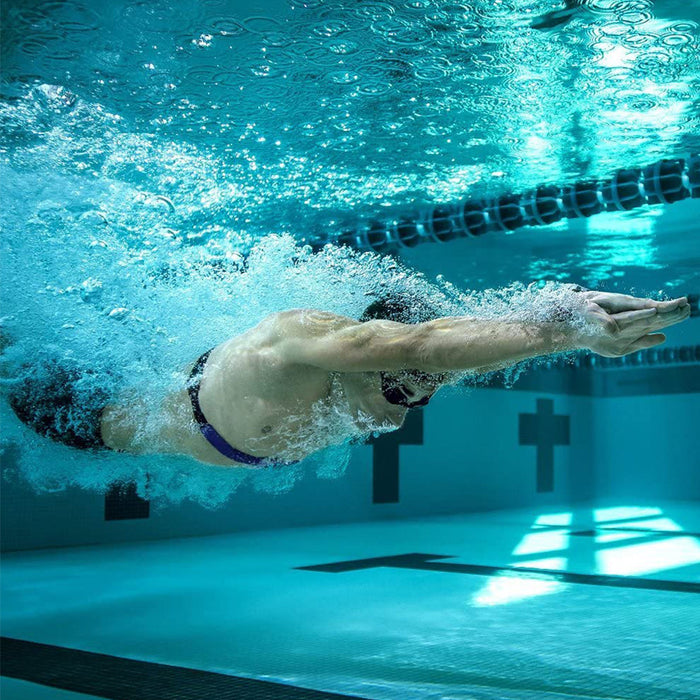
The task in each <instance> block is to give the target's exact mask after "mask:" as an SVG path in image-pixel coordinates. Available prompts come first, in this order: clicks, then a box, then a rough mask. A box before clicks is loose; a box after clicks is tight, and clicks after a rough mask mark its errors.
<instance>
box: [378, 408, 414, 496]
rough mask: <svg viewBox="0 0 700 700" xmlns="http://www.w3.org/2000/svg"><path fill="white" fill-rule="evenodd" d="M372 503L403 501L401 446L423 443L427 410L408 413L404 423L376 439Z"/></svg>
mask: <svg viewBox="0 0 700 700" xmlns="http://www.w3.org/2000/svg"><path fill="white" fill-rule="evenodd" d="M370 442H371V443H372V446H373V450H372V503H398V502H399V445H422V444H423V409H422V408H421V409H418V408H414V409H412V410H410V411H409V412H408V413H407V414H406V420H405V421H404V424H403V426H401V428H399V429H398V430H395V431H393V432H391V433H383V434H382V435H380V436H379V437H377V438H372V439H371V441H370Z"/></svg>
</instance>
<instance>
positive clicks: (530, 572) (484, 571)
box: [295, 552, 700, 593]
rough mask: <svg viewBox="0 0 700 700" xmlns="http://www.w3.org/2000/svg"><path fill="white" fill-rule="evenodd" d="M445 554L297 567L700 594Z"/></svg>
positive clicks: (655, 583) (677, 585) (663, 583)
mask: <svg viewBox="0 0 700 700" xmlns="http://www.w3.org/2000/svg"><path fill="white" fill-rule="evenodd" d="M449 558H451V555H445V554H421V553H419V552H415V553H412V554H397V555H394V556H388V557H372V558H370V559H353V560H351V561H339V562H334V563H332V564H318V565H316V566H297V567H295V568H296V569H300V570H303V571H323V572H325V573H331V574H340V573H345V572H348V571H360V570H362V569H375V568H377V567H389V568H392V569H420V570H421V571H443V572H447V573H452V574H476V575H477V576H507V577H509V578H519V579H523V578H524V579H539V580H542V581H559V582H564V583H583V584H587V585H589V586H615V587H619V588H644V589H647V590H654V591H674V592H677V593H700V583H692V582H690V581H667V580H662V579H648V578H636V577H633V576H604V575H601V574H575V573H571V572H568V571H556V570H553V569H533V568H529V567H526V566H482V565H477V564H455V563H453V562H445V561H429V560H430V559H449Z"/></svg>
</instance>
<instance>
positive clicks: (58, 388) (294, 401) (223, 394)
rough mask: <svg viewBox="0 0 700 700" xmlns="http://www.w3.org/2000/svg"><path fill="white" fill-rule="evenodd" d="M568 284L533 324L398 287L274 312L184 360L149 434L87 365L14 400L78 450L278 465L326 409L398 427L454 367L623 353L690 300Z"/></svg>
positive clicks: (303, 445) (39, 376) (453, 374)
mask: <svg viewBox="0 0 700 700" xmlns="http://www.w3.org/2000/svg"><path fill="white" fill-rule="evenodd" d="M574 291H575V292H577V294H575V295H573V296H574V297H575V298H576V299H577V301H578V303H576V304H573V305H572V306H573V307H575V308H571V309H562V308H561V307H558V308H557V309H555V310H553V313H552V315H551V319H552V320H549V321H546V322H537V323H534V322H514V321H495V320H483V319H475V318H469V317H467V316H453V317H442V318H437V317H436V314H435V313H432V312H431V309H430V308H429V307H428V305H427V304H423V303H422V302H420V301H418V302H417V301H416V300H411V301H410V303H407V301H406V299H403V298H401V297H398V296H394V297H391V296H390V297H386V298H384V299H381V300H379V301H376V302H374V303H373V304H372V305H370V306H369V307H368V308H367V309H366V310H365V312H364V314H363V316H362V317H361V318H360V320H359V321H357V320H355V319H352V318H348V317H346V316H340V315H338V314H334V313H328V312H326V311H319V310H315V309H293V310H290V311H282V312H279V313H274V314H271V315H269V316H267V317H266V318H265V319H263V320H262V321H261V322H260V323H259V324H258V325H257V326H255V327H254V328H252V329H250V330H249V331H247V332H245V333H243V334H241V335H238V336H235V337H233V338H231V339H230V340H227V341H226V342H224V343H221V344H220V345H217V346H216V347H214V348H212V349H211V350H208V351H207V352H205V353H204V354H203V355H202V356H201V357H199V359H197V360H196V361H195V362H194V363H193V364H192V365H191V366H190V368H189V370H188V375H189V380H188V381H187V383H186V384H185V385H184V386H182V387H181V389H179V390H177V391H175V392H173V393H172V394H170V395H169V396H167V398H166V399H165V400H164V401H163V403H162V404H161V406H160V408H159V411H160V414H159V415H158V416H156V418H157V420H155V421H154V424H155V425H160V426H161V427H160V428H159V429H158V430H157V431H156V433H155V434H153V435H151V436H150V438H149V440H150V441H147V444H145V445H144V439H143V425H142V423H143V416H144V413H143V405H139V400H138V398H132V399H130V398H127V397H108V396H107V395H106V393H105V392H104V391H94V392H92V394H91V395H90V398H89V400H87V401H86V400H85V398H84V396H85V394H84V392H83V393H82V396H83V398H82V399H81V400H80V402H79V401H78V398H77V397H78V396H80V395H81V394H80V392H78V391H77V390H76V389H75V388H76V387H77V386H78V382H80V381H84V380H85V376H84V373H83V375H82V376H79V374H78V373H77V372H75V371H73V370H71V369H68V368H65V367H61V366H60V365H58V364H54V365H51V366H49V367H48V369H47V368H46V367H44V369H43V373H36V372H35V373H33V374H32V373H31V372H29V373H27V374H25V376H24V378H23V379H22V380H20V381H18V382H17V383H16V384H15V386H14V388H13V389H12V390H11V393H10V405H11V406H12V408H13V409H14V411H15V413H16V414H17V416H18V417H19V418H20V419H21V420H22V421H23V422H24V423H26V424H27V425H29V426H30V427H32V428H33V429H34V430H35V431H36V432H38V433H40V434H41V435H44V436H46V437H49V438H52V439H54V440H56V441H59V442H62V443H64V444H67V445H71V446H74V447H78V448H88V449H105V448H107V449H111V450H117V451H122V452H132V453H144V452H156V451H157V452H163V453H176V454H182V455H188V456H190V457H192V458H194V459H196V460H199V461H200V462H204V463H208V464H212V465H220V466H224V467H248V468H264V467H284V466H286V465H289V464H293V463H295V462H296V461H299V460H301V459H303V458H304V457H306V456H308V455H309V454H311V453H312V452H315V451H316V450H320V449H323V448H324V447H327V446H328V445H329V444H332V440H333V438H334V436H333V435H331V433H332V431H329V425H330V423H329V420H328V417H329V416H331V417H333V416H334V417H335V418H336V419H338V420H340V417H341V416H342V417H344V418H345V419H346V423H348V424H349V426H350V428H349V430H350V434H351V435H352V434H353V433H354V434H355V435H356V436H357V437H359V436H361V435H367V434H369V433H370V432H371V431H372V430H375V429H377V426H380V428H381V429H384V430H387V429H392V430H395V429H397V428H399V427H400V426H401V424H402V423H403V421H404V418H405V416H406V412H407V411H408V410H409V409H410V408H413V407H415V406H423V405H425V404H426V403H428V401H429V399H430V398H431V397H432V396H433V394H435V392H436V391H437V390H438V389H439V388H440V387H441V386H442V385H444V384H448V383H450V382H451V381H455V379H456V378H457V377H458V374H459V373H464V372H465V371H472V372H476V373H483V372H489V371H493V370H495V369H501V368H504V367H507V366H508V365H511V364H513V363H516V362H518V361H520V360H524V359H526V358H531V357H538V356H540V355H549V354H552V353H556V352H563V351H568V350H577V349H587V350H590V351H591V352H594V353H597V354H599V355H603V356H605V357H620V356H622V355H627V354H629V353H633V352H635V351H637V350H641V349H644V348H650V347H653V346H655V345H659V344H660V343H663V342H664V340H665V339H666V338H665V336H664V335H663V333H659V331H660V330H662V329H663V328H666V327H668V326H672V325H675V324H676V323H680V322H681V321H684V320H685V319H686V318H688V316H690V311H691V307H690V305H689V304H688V300H687V298H686V297H681V298H678V299H673V300H671V301H654V300H652V299H641V298H636V297H633V296H628V295H625V294H613V293H607V292H597V291H590V290H583V289H581V288H580V287H577V288H574ZM407 318H411V319H412V320H413V321H414V322H411V323H406V322H404V321H405V320H406V319H407ZM416 319H418V321H419V322H415V321H416ZM88 379H89V377H88ZM78 403H80V405H77V404H78ZM319 405H324V406H325V409H326V410H325V411H319V410H318V406H319ZM149 422H150V421H149ZM335 437H336V438H337V435H336V436H335Z"/></svg>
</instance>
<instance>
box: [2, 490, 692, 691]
mask: <svg viewBox="0 0 700 700" xmlns="http://www.w3.org/2000/svg"><path fill="white" fill-rule="evenodd" d="M231 507H233V505H232V506H231ZM699 538H700V506H699V505H698V504H695V503H678V502H676V503H663V504H659V503H653V504H648V503H646V504H643V505H638V504H634V503H613V504H606V505H605V507H601V506H599V505H597V506H595V507H593V506H581V505H577V506H576V507H575V508H571V509H552V508H551V507H549V508H546V509H540V510H533V509H530V510H517V511H516V510H512V511H495V512H490V513H477V514H468V515H450V516H442V517H435V518H424V519H413V520H391V521H389V520H385V521H380V522H371V523H368V522H365V523H357V524H350V525H334V526H323V527H310V528H296V529H284V530H277V531H271V530H270V531H256V532H243V533H234V534H228V535H221V536H214V537H201V538H189V539H178V540H159V541H149V542H139V543H127V544H119V545H105V546H91V547H75V548H63V549H45V550H34V551H28V552H14V553H9V554H5V555H4V557H3V568H2V635H3V648H2V656H3V658H2V674H3V678H2V681H1V685H0V690H1V691H2V696H3V700H24V699H29V698H31V699H32V700H43V699H44V698H57V699H59V700H60V699H63V698H65V699H66V700H68V699H69V698H82V699H83V700H84V698H86V697H109V698H128V699H129V700H137V699H138V698H159V699H161V700H162V699H163V698H169V697H172V698H190V697H191V698H195V697H196V698H208V697H215V698H217V700H224V699H225V698H229V697H231V698H237V699H238V700H247V698H255V699H256V700H262V699H263V698H285V700H294V699H295V698H299V699H300V700H301V699H302V698H309V699H311V698H317V699H319V700H320V699H321V698H340V697H360V698H370V699H372V700H384V699H399V698H400V699H401V700H414V699H415V700H418V699H419V698H420V700H425V699H432V698H436V699H437V698H441V699H445V700H448V699H449V700H467V699H469V700H482V699H483V700H487V699H488V700H495V699H496V698H497V699H499V700H521V699H523V700H525V699H527V700H531V699H532V700H534V699H535V698H537V699H538V700H548V699H550V698H552V699H553V698H586V699H590V698H620V699H625V700H652V699H653V700H656V699H659V700H687V699H690V698H700V690H698V689H700V652H699V651H698V650H699V649H700V597H698V593H700V542H699Z"/></svg>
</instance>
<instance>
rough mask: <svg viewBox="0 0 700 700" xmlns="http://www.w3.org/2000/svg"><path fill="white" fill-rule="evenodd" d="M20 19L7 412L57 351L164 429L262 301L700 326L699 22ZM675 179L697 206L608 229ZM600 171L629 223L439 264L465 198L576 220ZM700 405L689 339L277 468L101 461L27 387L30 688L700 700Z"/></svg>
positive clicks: (553, 368) (303, 0) (11, 21)
mask: <svg viewBox="0 0 700 700" xmlns="http://www.w3.org/2000/svg"><path fill="white" fill-rule="evenodd" d="M1 11H2V25H3V42H2V87H1V92H0V97H1V98H2V99H1V100H0V120H1V124H2V126H1V129H2V131H1V133H2V145H1V148H2V160H1V162H0V168H1V169H2V172H1V173H0V178H1V182H2V207H1V211H0V217H1V219H2V226H3V236H2V239H1V240H0V246H2V248H1V253H2V264H3V269H2V275H1V277H0V285H1V289H2V297H1V299H2V318H1V319H0V320H1V321H2V347H3V356H2V372H3V379H2V382H3V387H4V388H7V387H8V386H10V384H11V382H12V373H13V371H16V369H17V368H18V367H21V366H22V364H23V363H25V362H27V361H33V360H35V359H39V360H40V359H42V358H45V357H55V356H56V355H59V356H60V357H62V358H64V359H65V358H68V359H71V360H75V361H80V362H89V365H90V367H91V368H93V369H95V370H98V372H97V375H98V376H100V377H107V376H112V374H113V375H115V376H116V375H118V378H119V381H121V382H123V383H124V384H125V385H126V386H127V387H129V389H131V390H134V391H138V392H139V395H140V396H142V397H143V401H144V405H145V406H146V407H148V406H149V405H153V403H154V402H156V401H158V400H159V399H158V397H160V396H162V394H163V392H164V391H166V390H167V389H168V388H169V387H172V386H173V385H174V384H177V383H178V382H181V381H182V378H183V376H184V374H183V373H184V372H185V367H186V366H187V363H189V362H192V361H193V360H194V359H196V357H197V356H198V355H200V354H201V353H202V352H204V351H205V350H207V349H208V348H211V347H213V346H215V345H216V344H217V343H220V342H222V341H223V340H225V339H226V338H229V337H231V336H232V335H235V334H237V333H240V332H242V331H245V330H247V329H249V328H251V327H252V326H254V325H255V324H256V323H258V321H260V319H262V318H263V317H265V316H266V315H267V314H269V313H272V312H275V311H279V310H283V309H288V308H295V307H314V308H319V309H324V310H327V311H332V312H335V313H338V314H344V315H348V316H351V317H353V318H358V317H359V315H360V313H361V312H362V310H363V309H364V307H365V306H366V305H367V302H368V300H372V299H373V298H376V297H378V296H380V295H381V294H382V293H383V292H384V291H386V290H387V289H391V290H398V291H406V292H411V293H413V294H418V295H420V296H422V297H424V298H428V299H430V300H431V301H432V302H433V303H435V304H437V305H439V306H440V308H441V309H442V310H443V313H444V315H450V314H455V315H456V314H460V313H461V314H470V315H474V316H477V317H482V318H484V319H487V318H499V317H501V316H503V315H504V314H507V313H508V312H509V310H510V309H517V310H518V313H521V312H522V313H523V314H525V313H530V311H529V310H530V309H533V308H534V309H535V310H537V309H538V308H539V307H541V306H542V304H543V302H542V301H541V300H542V299H544V298H545V296H546V297H547V298H548V299H551V298H552V295H553V296H554V297H556V295H557V294H558V293H559V292H558V289H559V287H558V286H557V285H565V284H568V283H577V284H582V285H584V286H586V287H589V288H596V289H604V290H608V291H619V292H624V293H631V294H634V295H636V296H645V297H646V296H653V297H655V298H662V297H665V298H672V297H678V296H682V295H690V297H691V299H692V300H693V304H694V309H695V311H697V294H698V293H699V292H700V244H699V243H698V236H697V233H698V225H697V220H698V215H699V214H700V204H698V200H697V198H692V197H690V196H689V195H690V193H691V189H692V183H693V182H695V180H693V178H694V177H695V176H694V175H693V174H692V173H691V172H690V170H691V166H690V164H692V163H693V162H694V161H693V160H692V154H697V153H698V152H700V110H699V109H698V95H699V93H698V85H699V83H698V80H699V76H700V58H699V52H698V49H697V47H698V37H699V32H698V26H699V25H698V23H699V22H700V7H698V6H697V5H696V4H692V3H690V4H689V3H684V2H679V1H675V0H657V1H656V2H652V1H651V0H586V1H585V2H582V3H569V5H568V6H566V4H565V3H561V4H559V3H556V2H550V1H549V0H547V1H545V0H528V1H522V2H515V1H513V0H505V1H503V2H486V1H485V0H483V1H482V0H474V1H473V2H463V3H462V2H455V3H445V2H433V1H432V0H407V1H405V2H404V1H402V0H392V1H390V2H385V1H383V0H379V1H376V2H373V1H367V2H364V1H362V0H352V1H351V0H339V1H337V2H331V1H327V2H324V1H322V0H299V1H298V0H285V1H284V2H282V1H281V0H273V1H268V2H262V1H261V2H257V3H256V2H247V1H241V2H236V3H233V2H230V1H226V0H205V1H203V2H198V3H166V2H156V1H154V2H140V1H137V0H119V1H118V2H114V3H103V2H87V0H84V1H82V2H75V1H73V0H67V1H63V2H52V1H49V2H39V1H37V2H34V1H32V2H25V1H19V0H12V1H11V2H7V3H4V4H3V6H2V10H1ZM662 160H665V161H666V162H667V163H672V162H675V163H681V162H682V165H681V166H679V168H680V169H679V170H678V173H679V174H678V177H679V178H680V180H679V181H680V182H681V187H682V188H684V190H683V192H684V199H683V201H677V202H675V203H672V204H656V205H652V206H648V205H643V206H635V207H634V208H630V209H629V210H628V211H626V210H625V207H613V206H610V207H608V206H604V205H605V204H606V201H607V200H606V199H605V197H606V196H607V195H605V194H604V193H603V190H604V183H606V182H609V181H610V178H612V177H613V176H614V175H615V173H618V172H621V171H623V172H628V173H629V172H631V173H632V175H631V176H630V177H631V178H632V179H631V182H632V185H633V187H632V189H634V186H638V185H639V183H640V182H641V183H642V185H641V186H640V189H639V191H640V192H644V194H645V196H646V195H648V193H649V190H650V186H648V185H645V183H646V182H647V181H646V180H645V179H644V177H645V176H644V174H643V171H641V170H639V171H638V170H635V169H637V168H644V167H645V166H649V165H652V164H654V163H657V162H660V161H662ZM575 183H588V184H589V185H590V183H593V184H594V185H595V186H593V185H591V186H590V188H589V191H594V192H596V193H597V192H598V191H600V192H601V194H600V195H598V194H596V195H595V198H596V201H598V203H599V204H600V207H599V208H600V209H601V210H602V209H606V208H607V209H611V211H600V212H597V211H596V214H595V215H594V216H590V217H585V216H584V217H572V218H568V216H562V217H561V218H559V217H557V220H555V221H553V223H550V224H549V225H544V226H543V225H538V226H530V227H525V228H523V227H521V226H517V227H516V226H513V227H509V226H505V225H504V226H500V227H499V226H496V225H494V226H491V228H490V229H489V231H488V232H487V234H486V235H474V230H475V229H473V228H469V226H466V227H463V229H460V231H461V233H460V235H455V236H451V235H443V236H442V239H443V241H444V242H437V240H436V239H439V238H440V236H437V235H435V233H436V231H437V232H438V233H439V232H440V231H443V232H444V231H445V230H446V229H445V228H444V221H446V220H447V219H449V220H450V222H452V223H450V224H449V225H450V226H453V225H454V221H455V219H454V216H456V214H454V213H450V215H449V217H453V218H451V219H450V218H449V217H447V216H443V217H442V218H440V217H436V216H434V214H433V213H434V212H435V211H436V207H437V208H438V209H440V208H444V209H445V210H449V211H450V212H454V211H458V213H459V215H460V216H463V215H464V212H465V209H464V207H465V202H471V203H474V202H478V203H480V204H479V206H480V207H481V209H480V211H488V212H491V213H490V214H489V216H490V217H491V220H493V221H495V220H496V219H497V218H498V216H500V215H501V214H500V213H499V212H500V210H498V211H497V210H496V209H495V208H494V207H495V206H496V205H494V204H493V203H494V202H496V203H499V202H500V203H504V206H505V204H509V203H510V204H512V200H510V199H508V196H509V195H516V194H517V195H521V194H522V195H523V197H524V199H522V200H518V204H517V210H518V214H517V215H518V216H519V215H520V212H522V211H525V210H527V206H528V205H527V202H528V201H534V200H532V198H531V199H530V200H528V199H527V197H528V196H529V195H528V193H533V192H535V193H537V192H542V193H546V192H553V194H551V200H552V201H554V202H555V203H557V202H559V203H557V204H556V206H557V207H561V208H562V211H563V210H564V209H565V205H564V204H561V201H562V199H563V197H562V193H563V192H564V191H565V188H567V187H569V186H573V185H574V184H575ZM545 187H546V188H551V190H550V189H548V190H546V192H545V190H543V189H540V190H538V188H545ZM610 196H612V195H610ZM669 201H670V200H669ZM521 205H522V206H521ZM533 206H534V205H533ZM450 207H452V209H450ZM454 207H457V208H458V209H454ZM459 207H461V209H459ZM489 207H491V209H489ZM621 209H622V210H621ZM442 210H443V209H440V211H442ZM425 212H431V214H430V218H429V220H428V219H426V218H425ZM494 212H495V213H494ZM437 219H440V222H442V223H439V222H438V223H436V221H437ZM465 221H466V219H465ZM530 223H532V221H531V222H530ZM439 225H440V226H443V228H442V229H439V228H438V226H439ZM373 227H374V228H373ZM401 227H403V228H401ZM452 230H453V229H450V231H452ZM454 230H456V228H455V229H454ZM358 232H359V233H358ZM370 232H373V233H372V235H370ZM401 232H403V234H406V233H407V232H408V234H410V235H413V234H414V233H416V234H420V235H424V237H425V238H426V239H431V238H432V242H427V243H426V244H425V245H416V246H413V245H404V244H405V242H406V240H409V239H410V235H407V237H405V238H400V237H398V238H397V236H398V234H399V233H401ZM374 234H377V235H374ZM379 234H381V236H388V237H389V239H391V240H392V241H394V242H396V245H394V246H389V247H386V248H385V247H382V246H381V245H374V246H373V245H369V242H372V241H374V242H375V243H376V242H377V241H379V240H382V239H381V236H380V235H379ZM403 234H402V235H403ZM358 236H359V238H358ZM402 241H403V243H404V244H402ZM339 243H346V244H347V243H350V244H351V247H347V246H341V245H338V244H339ZM326 244H328V245H326ZM365 244H367V245H365ZM353 246H354V247H353ZM373 251H374V252H373ZM531 283H532V284H531ZM528 285H530V286H528ZM547 295H549V296H547ZM538 300H539V301H538ZM538 304H539V307H538ZM100 370H101V371H100ZM99 386H101V385H100V384H99V383H98V384H95V385H89V386H88V388H87V390H89V391H93V390H95V389H96V388H99ZM699 394H700V325H699V322H698V316H697V315H696V313H694V315H693V317H692V318H691V319H689V320H688V321H687V322H685V323H683V324H682V325H680V326H678V327H675V328H671V329H669V330H668V331H667V341H666V343H665V345H662V346H660V347H658V348H652V349H650V350H646V351H642V352H638V353H635V354H633V355H628V356H625V357H623V358H603V357H601V356H594V355H592V354H590V353H583V352H581V353H573V354H567V355H553V356H550V357H545V358H542V359H540V360H538V361H533V362H527V363H523V364H522V365H520V366H518V367H516V368H515V369H514V370H511V371H509V372H506V373H495V374H492V375H483V376H479V377H471V378H469V379H468V380H465V381H464V382H462V383H461V384H460V385H459V386H457V387H453V388H450V389H448V390H445V391H444V392H442V393H440V394H439V396H437V397H436V398H435V399H434V401H433V402H431V404H430V406H428V407H425V408H420V409H415V410H413V411H411V412H409V414H408V417H407V419H406V422H405V423H404V425H403V427H402V428H401V429H400V430H398V431H395V432H389V433H385V434H381V435H380V434H376V435H374V436H371V437H369V438H368V439H367V440H365V441H363V442H360V441H348V440H347V439H345V433H344V432H343V430H342V429H341V427H339V426H336V425H334V424H333V422H332V420H331V419H330V418H328V422H327V423H326V424H325V429H326V430H328V431H333V430H336V429H337V440H336V441H335V444H333V445H332V446H331V447H330V448H328V449H327V450H324V451H322V452H320V453H318V454H316V455H314V456H313V457H311V458H309V459H308V460H304V462H302V463H301V464H299V465H295V466H294V467H291V468H289V469H283V470H275V471H274V473H272V472H271V473H262V472H260V473H258V472H255V473H253V472H251V471H250V470H243V469H230V470H221V469H217V468H211V467H207V466H206V465H202V464H200V463H198V462H195V461H193V460H191V459H187V458H185V457H176V456H167V455H165V456H164V455H147V456H139V455H132V456H127V455H118V454H107V455H98V456H95V455H92V454H86V453H84V452H80V451H77V450H73V449H70V448H67V447H64V446H60V445H56V444H54V443H51V442H49V441H48V440H45V439H43V438H41V437H39V436H37V435H35V434H33V433H31V431H29V430H27V429H26V428H25V427H24V426H22V424H21V423H20V422H19V421H18V420H17V419H16V417H15V416H14V414H13V413H12V411H11V410H10V409H9V407H8V405H7V401H6V400H5V398H4V394H3V400H2V402H1V403H2V405H1V406H0V420H1V421H2V436H1V441H2V443H1V448H2V457H1V459H2V491H1V498H2V531H1V537H2V548H3V572H2V603H3V605H2V608H3V611H2V618H3V624H2V627H3V632H2V634H3V646H2V673H3V674H4V675H3V676H2V679H1V682H2V686H1V687H2V691H3V697H7V698H43V697H47V698H53V697H56V698H59V697H66V698H69V697H78V695H76V694H77V693H80V694H83V696H84V695H91V696H95V697H115V698H116V697H119V698H133V699H135V698H147V697H148V698H170V697H172V698H190V697H192V698H194V697H214V696H217V697H236V698H248V697H251V698H252V697H280V698H311V697H318V698H323V697H363V698H371V699H372V700H375V699H376V700H379V699H384V698H455V699H457V698H459V699H460V700H463V699H466V698H508V699H509V700H510V699H513V700H515V699H519V698H550V697H551V698H564V697H568V698H572V697H576V698H578V697H581V698H583V697H586V698H591V697H596V698H611V697H614V698H629V699H630V700H632V699H634V700H642V699H646V698H649V699H651V698H660V699H663V700H668V699H669V698H673V699H674V700H685V698H692V697H697V690H696V688H697V686H698V685H699V683H698V681H699V680H700V679H699V678H698V674H697V666H698V663H697V654H696V652H695V647H696V646H697V644H698V641H699V639H698V637H699V635H698V632H697V630H698V629H700V627H699V624H698V623H700V619H699V617H700V615H699V614H698V605H697V602H696V600H695V599H696V598H697V593H698V592H700V576H699V573H700V545H699V544H698V528H699V527H700V512H699V511H700V508H699V507H698V500H699V499H700V476H698V474H700V469H699V467H700V457H698V450H697V436H696V433H697V420H698V415H700V401H699V399H698V396H699ZM149 420H150V418H149V413H148V411H147V410H145V411H144V415H143V421H144V423H143V424H144V435H147V434H148V430H149V429H150V426H149Z"/></svg>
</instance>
